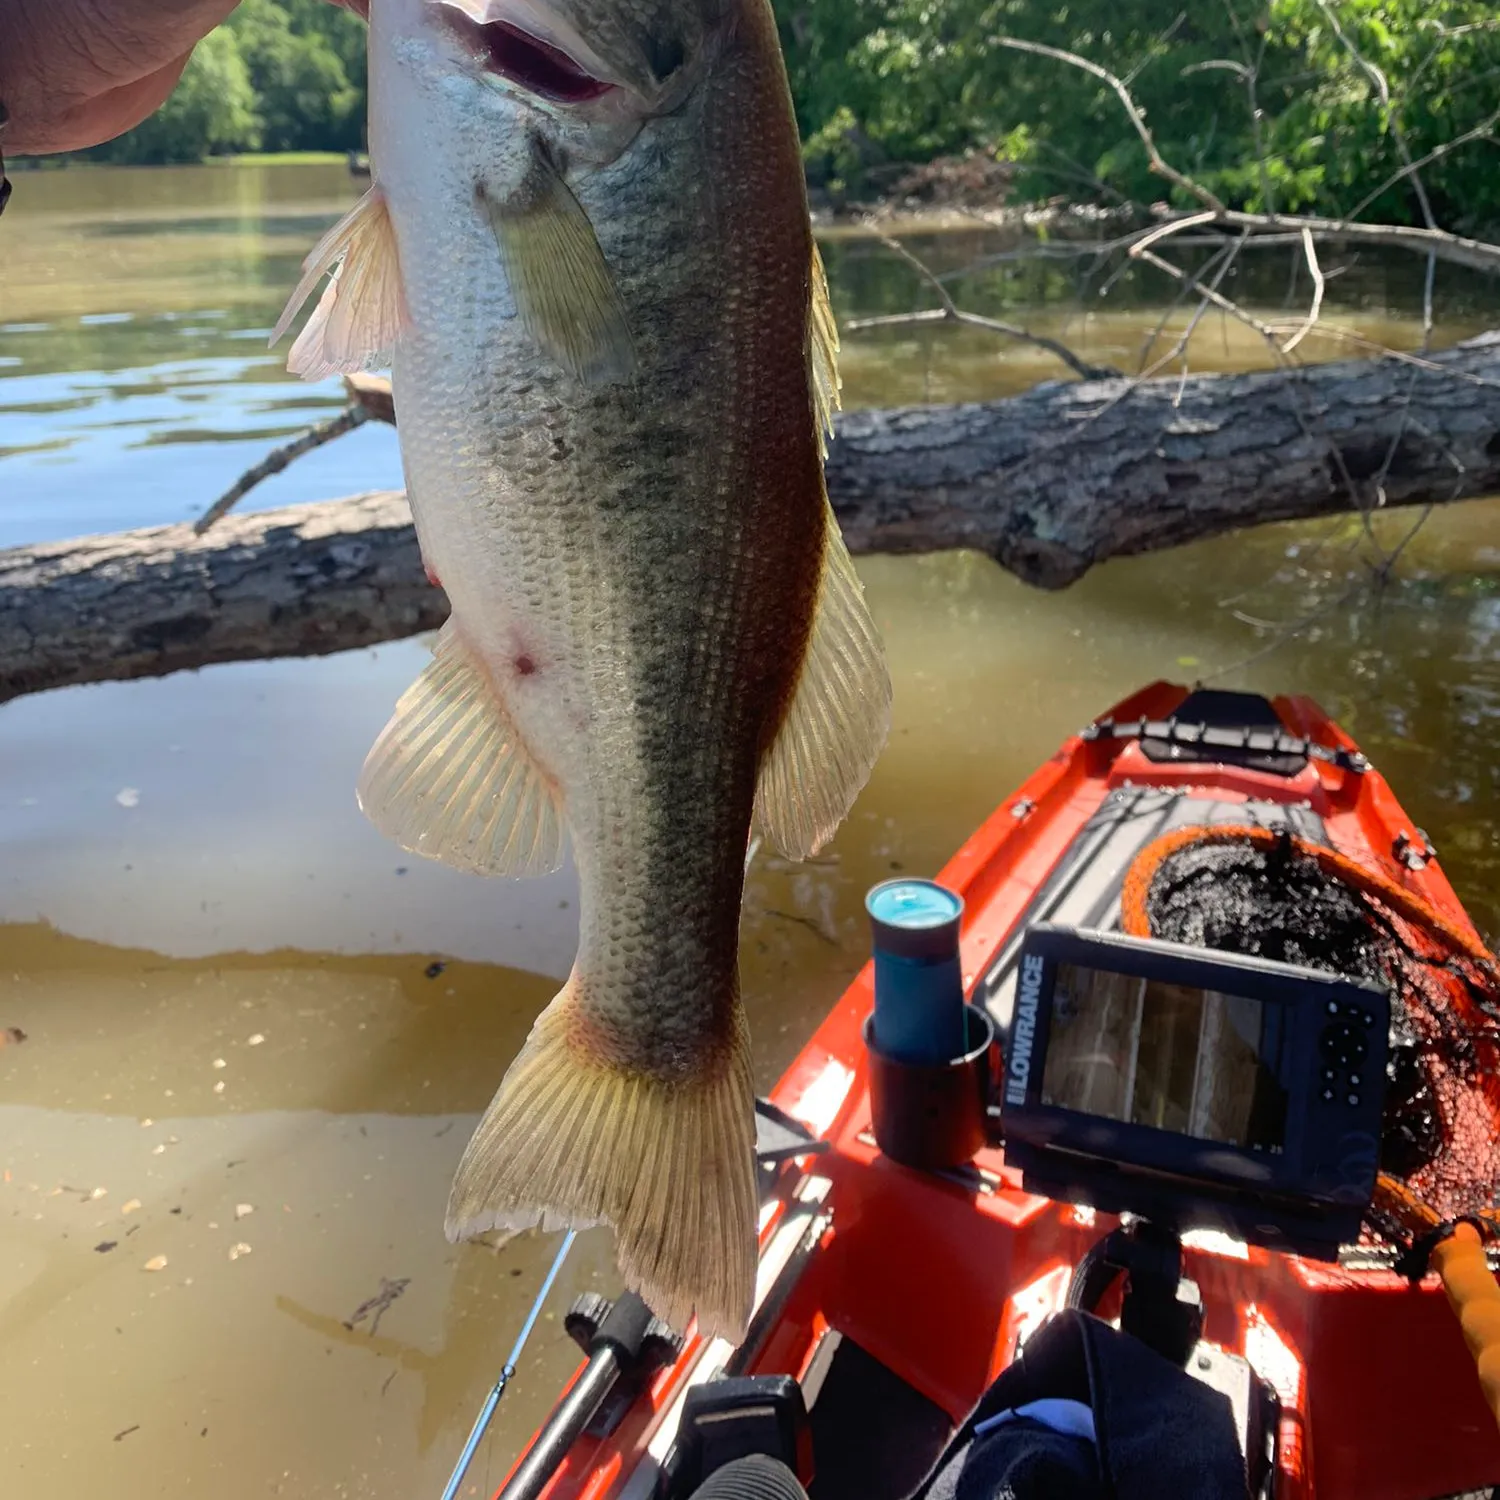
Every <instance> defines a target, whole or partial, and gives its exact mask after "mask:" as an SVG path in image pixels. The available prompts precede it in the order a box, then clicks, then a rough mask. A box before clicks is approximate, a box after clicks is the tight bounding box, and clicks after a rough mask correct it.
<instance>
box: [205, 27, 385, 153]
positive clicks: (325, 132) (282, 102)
mask: <svg viewBox="0 0 1500 1500" xmlns="http://www.w3.org/2000/svg"><path fill="white" fill-rule="evenodd" d="M227 24H228V30H229V31H230V32H231V33H232V34H233V35H234V37H235V38H236V40H237V41H238V42H239V45H240V51H241V53H242V54H243V56H244V59H245V63H246V65H247V67H248V68H249V70H250V82H251V84H252V85H253V86H254V89H255V93H256V98H257V101H258V103H257V108H258V110H259V113H260V117H261V144H262V146H263V148H264V149H265V150H267V151H310V150H315V149H320V148H321V149H333V150H349V149H352V148H356V147H358V145H359V144H360V130H361V126H362V124H363V119H364V72H365V68H364V26H363V24H362V23H361V22H360V21H358V20H357V19H356V18H355V17H354V16H352V15H350V14H349V12H348V11H346V10H342V9H340V8H339V7H336V6H333V5H330V4H328V0H242V4H241V5H240V7H239V8H238V9H237V10H236V11H235V13H234V14H233V15H232V16H231V17H230V18H229V21H228V23H227Z"/></svg>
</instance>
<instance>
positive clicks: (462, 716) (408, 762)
mask: <svg viewBox="0 0 1500 1500" xmlns="http://www.w3.org/2000/svg"><path fill="white" fill-rule="evenodd" d="M358 795H359V805H360V807H361V809H363V811H364V814H365V816H366V817H367V818H369V820H370V821H371V822H372V823H373V824H374V825H375V826H376V827H377V828H378V829H379V830H380V831H381V832H382V833H383V834H385V835H386V837H388V838H391V839H394V840H395V841H396V842H397V843H398V844H400V845H401V847H402V848H403V849H409V850H411V852H412V853H413V854H422V855H426V856H427V858H429V859H436V860H441V861H442V862H443V863H444V864H446V865H453V866H454V867H455V868H457V869H460V870H469V871H472V872H473V873H475V874H478V875H545V874H547V873H549V872H550V871H552V870H555V869H557V868H558V867H559V866H560V865H561V864H562V850H563V824H562V805H561V798H560V796H559V793H558V790H557V787H556V785H555V784H554V782H553V781H552V779H551V778H550V777H549V776H548V775H547V774H546V772H545V771H544V770H543V769H542V767H541V766H539V765H538V764H537V762H536V760H535V759H534V758H533V757H532V755H531V752H530V751H529V750H528V749H527V747H526V744H525V742H524V741H523V740H522V739H521V737H520V735H519V734H518V733H517V732H516V729H515V726H514V725H513V724H512V723H511V720H510V715H509V714H508V712H507V711H506V708H505V705H504V704H503V703H502V702H501V700H500V697H499V695H498V694H497V693H496V692H495V689H494V687H493V685H492V684H491V682H490V679H489V677H488V675H487V674H486V673H485V672H484V670H483V669H482V667H481V666H480V665H479V664H478V663H477V662H476V661H475V659H474V657H473V656H472V655H471V654H470V652H469V650H468V648H467V647H466V646H465V645H464V644H463V641H462V640H461V639H460V638H459V636H458V635H457V633H456V632H455V631H454V628H453V622H452V621H451V620H450V621H449V622H448V623H447V624H446V625H444V626H443V629H442V631H441V633H440V634H439V636H438V642H437V649H436V650H435V651H434V652H433V657H432V661H431V662H430V663H429V664H428V666H427V667H426V668H425V669H424V670H423V672H422V675H421V676H420V677H418V678H417V680H416V681H415V682H414V683H413V684H412V685H411V687H409V688H408V689H407V690H406V692H405V693H404V694H403V695H402V696H401V699H400V701H399V702H398V703H397V704H396V712H395V713H394V714H393V715H392V716H391V721H390V723H389V724H387V725H386V726H385V728H384V730H382V731H381V734H380V738H379V739H378V740H376V741H375V745H374V748H373V749H372V750H371V751H370V753H369V755H368V756H367V757H366V758H365V765H364V770H363V771H362V772H361V774H360V778H359V794H358Z"/></svg>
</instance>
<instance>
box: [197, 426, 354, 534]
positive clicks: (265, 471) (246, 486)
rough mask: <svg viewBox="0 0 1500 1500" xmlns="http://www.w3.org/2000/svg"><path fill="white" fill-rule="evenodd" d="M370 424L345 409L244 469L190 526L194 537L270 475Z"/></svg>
mask: <svg viewBox="0 0 1500 1500" xmlns="http://www.w3.org/2000/svg"><path fill="white" fill-rule="evenodd" d="M369 420H370V414H369V412H367V411H366V410H365V409H364V407H362V406H347V407H345V408H344V410H343V411H341V412H340V413H339V414H338V416H336V417H332V418H330V419H329V420H328V421H326V422H320V423H319V424H318V425H317V426H316V427H314V428H311V429H310V430H309V431H307V432H304V433H303V434H302V436H301V437H299V438H294V439H293V440H292V441H291V442H290V443H285V444H283V445H282V446H281V447H280V448H273V449H272V450H271V451H270V452H269V453H268V454H267V455H266V456H265V457H264V458H263V459H261V461H260V462H259V463H258V464H256V465H255V467H254V468H253V469H246V470H245V472H244V473H243V474H241V475H240V477H239V478H238V479H237V480H236V481H235V482H234V483H233V484H232V485H230V487H229V488H228V489H227V490H225V491H224V493H223V494H222V495H220V496H219V498H218V499H217V500H215V501H214V503H213V504H212V505H210V506H209V508H208V509H207V510H206V511H204V512H203V514H202V515H201V516H199V517H198V519H197V520H196V521H195V522H194V523H193V535H194V536H202V535H203V533H204V532H205V531H207V530H208V528H209V527H210V526H212V525H213V524H214V522H216V521H221V520H223V518H224V517H225V516H227V515H228V514H229V512H230V511H231V510H232V509H233V508H234V506H235V505H236V504H238V502H239V501H240V500H242V499H244V497H245V496H246V495H248V494H249V493H250V491H251V490H253V489H254V488H255V486H256V485H258V484H260V483H261V482H262V481H263V480H266V479H269V478H270V477H271V476H272V475H273V474H279V473H281V471H282V470H283V469H284V468H286V466H287V465H288V464H289V463H291V462H292V461H293V460H294V459H298V458H301V457H302V455H303V454H304V453H311V452H312V451H313V449H314V448H321V447H322V446H323V444H324V443H331V442H332V441H333V440H334V439H335V438H340V437H343V435H344V434H345V433H346V432H353V431H354V429H355V428H356V427H359V426H361V425H362V424H363V423H365V422H368V421H369Z"/></svg>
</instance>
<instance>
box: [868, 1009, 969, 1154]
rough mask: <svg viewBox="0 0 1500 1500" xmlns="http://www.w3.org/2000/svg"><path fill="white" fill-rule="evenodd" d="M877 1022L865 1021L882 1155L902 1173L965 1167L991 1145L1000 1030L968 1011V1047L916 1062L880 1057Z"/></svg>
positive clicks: (873, 1119) (872, 1112)
mask: <svg viewBox="0 0 1500 1500" xmlns="http://www.w3.org/2000/svg"><path fill="white" fill-rule="evenodd" d="M874 1019H875V1018H874V1016H873V1015H870V1016H866V1017H865V1026H864V1038H865V1050H866V1051H867V1052H868V1054H869V1058H870V1116H871V1126H872V1128H873V1129H874V1132H875V1140H876V1143H877V1144H878V1145H879V1147H880V1149H881V1150H882V1151H883V1152H884V1153H885V1154H886V1155H887V1156H888V1157H890V1158H891V1160H892V1161H898V1162H900V1163H901V1164H902V1166H906V1167H917V1168H919V1169H923V1170H926V1171H933V1172H941V1171H945V1170H949V1169H951V1168H953V1167H961V1166H963V1165H965V1164H966V1163H967V1162H970V1161H972V1160H973V1159H974V1157H975V1156H976V1155H977V1154H978V1153H979V1151H980V1149H981V1148H982V1147H983V1146H984V1145H985V1144H986V1142H987V1141H988V1138H989V1104H990V1098H991V1094H992V1092H993V1085H994V1065H995V1064H994V1058H995V1026H994V1023H993V1022H992V1021H991V1020H990V1018H989V1016H988V1015H987V1014H986V1013H985V1012H984V1011H982V1010H980V1009H979V1008H978V1007H977V1006H974V1005H965V1006H964V1031H965V1038H966V1041H967V1046H966V1048H965V1051H964V1053H963V1055H962V1056H961V1057H955V1058H952V1059H951V1060H949V1061H948V1062H943V1063H909V1062H902V1061H901V1060H900V1059H899V1058H895V1057H891V1056H890V1055H889V1054H888V1053H884V1052H882V1051H880V1049H879V1047H878V1046H877V1045H876V1043H875V1027H874Z"/></svg>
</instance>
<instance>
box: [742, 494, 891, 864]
mask: <svg viewBox="0 0 1500 1500" xmlns="http://www.w3.org/2000/svg"><path fill="white" fill-rule="evenodd" d="M824 515H825V516H826V519H827V534H826V538H825V541H824V546H823V576H822V581H821V582H820V584H819V586H818V602H817V613H816V614H815V616H814V617H813V626H812V632H811V635H810V636H809V638H808V643H807V655H806V656H805V657H804V659H803V662H802V675H801V677H800V678H799V679H798V682H797V688H796V692H795V694H794V696H793V698H792V702H791V706H790V708H788V710H787V714H786V718H785V719H784V720H783V721H782V724H781V729H780V732H779V733H778V734H777V736H776V740H775V742H774V743H773V744H772V746H771V748H770V750H768V751H767V752H766V755H765V757H764V758H763V759H762V761H761V766H760V782H759V785H758V786H757V787H756V791H755V814H756V818H757V821H758V822H759V824H760V826H761V827H762V828H763V829H764V830H765V831H766V833H767V834H768V835H769V836H770V838H771V839H772V840H773V842H774V843H775V844H776V846H777V848H779V849H780V850H781V852H782V853H783V854H784V855H786V856H787V858H788V859H806V858H807V857H808V855H810V854H815V853H816V852H817V851H818V850H819V849H821V848H822V847H823V845H824V844H825V843H827V842H828V840H829V839H830V838H832V837H833V833H834V830H835V829H836V828H837V827H838V826H839V824H840V823H841V822H843V820H844V815H845V814H846V813H847V812H848V811H849V809H850V807H852V806H853V804H854V799H855V797H857V796H858V795H859V792H860V788H861V787H863V786H864V784H865V782H866V780H868V778H869V775H870V771H871V769H872V768H873V766H874V764H875V761H876V759H877V758H878V757H879V755H880V752H881V749H882V748H883V747H884V745H885V737H886V734H887V732H888V731H889V729H890V722H891V680H890V676H889V674H888V673H887V671H886V666H885V651H884V648H883V647H882V645H881V641H880V634H879V632H878V631H877V630H876V628H875V622H874V620H872V619H871V618H870V611H869V607H868V606H867V605H866V603H865V594H864V586H863V585H862V584H861V583H860V581H859V575H858V574H857V573H856V572H855V571H854V564H853V562H852V561H851V560H850V558H849V549H848V548H847V547H846V546H845V545H844V538H843V536H842V535H841V534H840V532H839V523H838V522H837V520H835V519H834V515H833V511H832V510H831V509H829V508H828V507H827V505H826V502H825V506H824Z"/></svg>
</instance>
